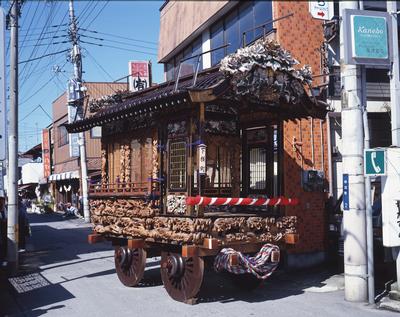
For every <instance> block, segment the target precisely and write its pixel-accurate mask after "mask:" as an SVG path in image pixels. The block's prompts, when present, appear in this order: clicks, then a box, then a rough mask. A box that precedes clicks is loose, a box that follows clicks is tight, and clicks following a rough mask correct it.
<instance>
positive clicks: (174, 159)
mask: <svg viewBox="0 0 400 317" xmlns="http://www.w3.org/2000/svg"><path fill="white" fill-rule="evenodd" d="M185 187H186V142H184V141H171V142H170V144H169V188H170V189H171V190H183V189H184V188H185Z"/></svg>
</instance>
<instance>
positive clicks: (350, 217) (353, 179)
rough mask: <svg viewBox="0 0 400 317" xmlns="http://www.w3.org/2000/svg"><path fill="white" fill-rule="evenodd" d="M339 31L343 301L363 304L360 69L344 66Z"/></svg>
mask: <svg viewBox="0 0 400 317" xmlns="http://www.w3.org/2000/svg"><path fill="white" fill-rule="evenodd" d="M339 8H340V16H344V10H345V9H358V2H357V1H340V2H339ZM343 29H344V28H343V27H340V69H341V83H342V98H341V99H342V144H343V153H342V157H343V168H342V169H343V175H348V192H349V204H348V207H347V208H343V209H344V211H343V230H344V280H345V299H346V300H348V301H352V302H365V301H367V298H368V287H367V256H366V250H367V243H366V230H365V229H366V227H365V225H366V222H365V187H364V186H365V182H364V168H363V167H364V164H363V158H364V144H363V140H364V135H363V129H362V127H363V108H362V105H361V85H360V69H359V67H357V66H355V65H347V64H345V63H344V54H345V50H344V45H347V43H345V42H344V31H343Z"/></svg>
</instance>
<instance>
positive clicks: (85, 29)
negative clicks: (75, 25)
mask: <svg viewBox="0 0 400 317" xmlns="http://www.w3.org/2000/svg"><path fill="white" fill-rule="evenodd" d="M80 29H81V30H83V31H85V32H90V33H95V34H101V35H108V36H111V37H117V38H121V39H124V40H128V41H134V42H142V43H147V44H152V45H156V46H157V45H158V43H156V42H152V41H145V40H139V39H134V38H131V37H126V36H121V35H117V34H111V33H105V32H100V31H94V30H89V29H87V28H80Z"/></svg>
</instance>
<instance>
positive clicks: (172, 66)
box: [165, 37, 203, 80]
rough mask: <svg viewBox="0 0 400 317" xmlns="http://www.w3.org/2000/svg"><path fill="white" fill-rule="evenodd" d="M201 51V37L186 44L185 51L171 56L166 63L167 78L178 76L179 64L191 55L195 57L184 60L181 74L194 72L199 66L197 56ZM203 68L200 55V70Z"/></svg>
mask: <svg viewBox="0 0 400 317" xmlns="http://www.w3.org/2000/svg"><path fill="white" fill-rule="evenodd" d="M201 52H202V41H201V37H198V38H196V39H195V40H194V41H193V42H192V43H191V44H189V45H188V46H186V47H185V49H184V50H183V51H181V52H180V53H179V54H177V55H176V56H175V57H174V58H171V59H170V60H169V61H168V62H167V63H166V64H165V74H166V80H172V79H175V77H176V76H178V70H179V64H180V62H181V60H182V59H186V58H188V57H191V56H193V58H190V59H187V60H186V61H184V62H182V66H181V73H180V76H181V77H182V76H186V75H190V74H192V73H194V72H195V71H196V67H197V58H196V57H195V56H196V55H198V54H200V53H201ZM202 69H203V65H202V57H200V61H199V71H200V70H202Z"/></svg>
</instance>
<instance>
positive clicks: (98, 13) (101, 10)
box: [86, 1, 110, 28]
mask: <svg viewBox="0 0 400 317" xmlns="http://www.w3.org/2000/svg"><path fill="white" fill-rule="evenodd" d="M109 2H110V1H107V2H106V3H105V4H104V5H103V7H102V8H101V9H100V10H99V12H97V15H96V16H95V17H94V18H93V19H92V21H90V23H89V24H88V25H87V26H86V28H88V27H90V26H91V25H92V23H93V22H94V21H95V20H96V19H97V18H98V16H99V15H100V14H101V12H103V10H104V9H105V7H106V6H107V5H108V3H109Z"/></svg>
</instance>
